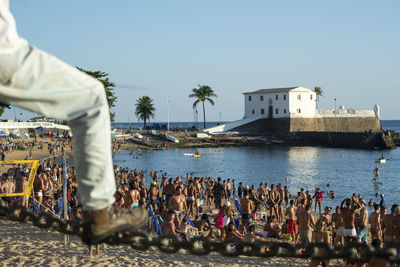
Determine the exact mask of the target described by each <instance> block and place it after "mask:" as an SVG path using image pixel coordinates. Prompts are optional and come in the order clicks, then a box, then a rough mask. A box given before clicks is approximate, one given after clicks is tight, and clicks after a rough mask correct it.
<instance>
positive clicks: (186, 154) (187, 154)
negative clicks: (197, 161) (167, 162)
mask: <svg viewBox="0 0 400 267" xmlns="http://www.w3.org/2000/svg"><path fill="white" fill-rule="evenodd" d="M183 155H185V156H193V155H194V154H193V153H183Z"/></svg>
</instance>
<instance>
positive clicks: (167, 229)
mask: <svg viewBox="0 0 400 267" xmlns="http://www.w3.org/2000/svg"><path fill="white" fill-rule="evenodd" d="M161 230H162V232H163V234H164V235H181V236H183V237H184V238H185V239H187V235H186V233H184V232H182V231H181V230H179V229H177V228H176V227H175V213H174V212H173V211H170V212H168V215H167V219H166V220H165V221H164V223H163V224H162V226H161Z"/></svg>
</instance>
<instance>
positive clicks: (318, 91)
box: [314, 86, 324, 108]
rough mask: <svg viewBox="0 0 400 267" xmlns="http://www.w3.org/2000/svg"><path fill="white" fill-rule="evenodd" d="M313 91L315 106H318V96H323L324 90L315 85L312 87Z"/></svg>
mask: <svg viewBox="0 0 400 267" xmlns="http://www.w3.org/2000/svg"><path fill="white" fill-rule="evenodd" d="M314 92H315V94H316V95H317V108H318V101H319V97H320V96H324V91H322V89H321V87H319V86H315V87H314Z"/></svg>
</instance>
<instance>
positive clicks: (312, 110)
mask: <svg viewBox="0 0 400 267" xmlns="http://www.w3.org/2000/svg"><path fill="white" fill-rule="evenodd" d="M243 94H244V117H243V118H244V119H246V118H252V117H265V118H314V117H315V116H316V107H317V106H316V104H317V102H316V100H317V98H316V94H315V92H314V91H312V90H310V89H307V88H304V87H288V88H273V89H261V90H257V91H254V92H247V93H243Z"/></svg>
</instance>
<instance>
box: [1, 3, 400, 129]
mask: <svg viewBox="0 0 400 267" xmlns="http://www.w3.org/2000/svg"><path fill="white" fill-rule="evenodd" d="M11 2H12V3H11V10H12V12H13V14H14V16H15V17H16V20H17V26H18V31H19V33H20V35H21V36H23V37H24V38H26V39H28V40H29V41H30V42H31V43H33V44H34V45H36V46H38V47H39V48H41V49H43V50H45V51H48V52H50V53H52V54H54V55H56V56H57V57H59V58H61V59H62V60H64V61H66V62H67V63H69V64H71V65H74V66H80V67H83V68H86V69H90V70H102V71H105V72H108V73H109V74H110V79H111V80H112V81H114V82H115V83H116V84H117V89H116V93H117V96H118V102H117V107H116V108H115V109H114V111H115V112H116V120H117V121H127V120H128V118H129V119H130V120H131V121H137V119H136V118H134V115H133V114H134V113H133V112H134V103H135V100H136V99H137V98H138V97H140V96H142V95H148V96H150V97H151V98H153V99H154V102H155V105H156V108H157V111H156V118H155V121H166V120H167V113H166V99H167V97H169V100H170V116H171V121H192V120H193V110H192V103H193V101H194V100H193V99H189V98H188V95H189V93H190V90H191V89H192V88H194V87H196V86H197V84H199V83H200V84H207V85H209V86H211V87H212V88H213V89H214V91H215V92H216V93H217V94H218V98H217V99H216V101H215V106H214V107H212V106H210V105H209V104H207V106H206V111H207V120H210V121H219V113H220V112H221V114H222V120H224V121H225V120H227V121H229V120H236V119H240V118H241V117H242V116H243V109H244V107H243V95H242V93H243V92H245V91H252V90H257V89H261V88H274V87H287V86H303V87H307V88H314V86H320V87H322V89H323V90H324V92H325V97H323V98H321V101H320V107H321V108H333V106H334V100H333V99H334V98H335V97H336V98H337V103H338V105H344V106H345V107H353V108H359V109H370V108H372V107H373V105H374V104H380V105H381V110H382V112H381V114H382V119H400V116H399V115H398V113H399V111H400V109H399V104H398V101H399V100H400V90H399V89H400V71H399V70H400V65H399V62H400V49H399V47H400V32H399V29H400V17H399V12H400V1H396V0H393V1H367V0H359V1H355V0H354V1H348V0H343V1H265V0H259V1H256V0H252V1H234V0H229V1H223V0H219V1H213V0H203V1H187V0H180V1H178V0H168V1H165V0H159V1H152V0H146V1H104V0H96V1H94V0H85V1H82V0H80V1H78V0H70V1H54V0H35V1H31V0H18V1H15V0H12V1H11ZM200 111H201V109H200V107H199V112H200ZM16 112H17V114H19V112H20V111H19V110H17V111H16ZM28 115H30V114H28V113H27V112H24V117H25V118H28V117H29V116H28ZM6 117H8V118H10V119H12V118H13V117H14V112H13V111H7V113H6ZM17 117H19V115H17Z"/></svg>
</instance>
